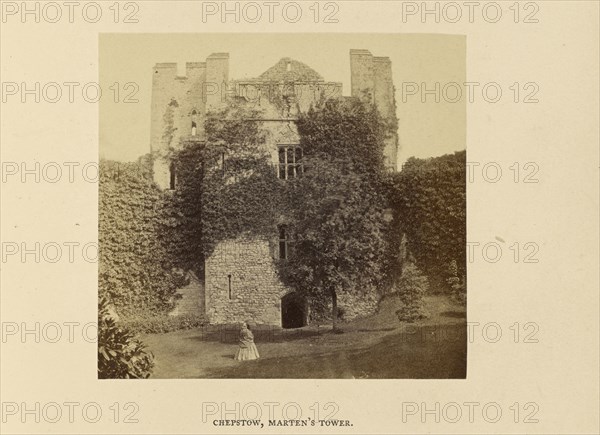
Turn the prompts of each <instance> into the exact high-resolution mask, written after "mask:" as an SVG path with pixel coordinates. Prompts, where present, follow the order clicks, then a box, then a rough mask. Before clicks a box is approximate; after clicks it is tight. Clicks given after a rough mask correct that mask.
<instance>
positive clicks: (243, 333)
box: [235, 322, 260, 361]
mask: <svg viewBox="0 0 600 435" xmlns="http://www.w3.org/2000/svg"><path fill="white" fill-rule="evenodd" d="M239 345H240V348H239V349H238V351H237V353H236V354H235V360H236V361H247V360H253V359H258V358H260V355H259V354H258V349H256V345H255V344H254V334H252V331H251V330H250V326H249V325H248V323H247V322H244V323H242V329H241V330H240V342H239Z"/></svg>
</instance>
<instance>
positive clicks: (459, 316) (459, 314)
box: [440, 311, 467, 319]
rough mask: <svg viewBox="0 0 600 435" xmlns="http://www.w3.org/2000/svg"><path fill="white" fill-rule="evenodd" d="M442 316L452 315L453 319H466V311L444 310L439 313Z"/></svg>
mask: <svg viewBox="0 0 600 435" xmlns="http://www.w3.org/2000/svg"><path fill="white" fill-rule="evenodd" d="M440 316H442V317H452V318H453V319H466V318H467V312H466V311H444V312H443V313H440Z"/></svg>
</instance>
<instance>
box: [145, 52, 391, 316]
mask: <svg viewBox="0 0 600 435" xmlns="http://www.w3.org/2000/svg"><path fill="white" fill-rule="evenodd" d="M350 68H351V79H352V80H351V97H358V98H361V99H365V100H366V101H368V102H369V103H372V104H376V105H377V107H378V110H379V112H380V113H381V115H382V116H383V118H384V120H386V122H388V123H389V124H390V125H391V126H395V125H396V122H397V121H396V113H395V103H394V87H393V82H392V66H391V61H390V59H389V58H387V57H374V56H373V55H372V54H371V53H370V52H369V51H368V50H350ZM342 91H343V90H342V83H341V82H333V81H326V80H325V79H324V78H323V77H322V76H321V75H320V74H319V73H318V72H317V71H315V70H313V69H312V68H310V67H309V66H308V65H306V64H304V63H302V62H299V61H296V60H294V59H290V58H286V57H284V58H282V59H280V60H279V61H278V62H277V63H276V64H275V65H273V66H271V67H270V68H268V69H267V70H265V72H264V73H263V74H261V75H260V76H258V77H255V78H251V79H244V80H230V77H229V55H228V54H227V53H213V54H211V55H210V56H208V58H206V60H205V61H204V62H188V63H187V64H186V69H185V75H181V73H179V74H178V70H177V64H175V63H159V64H156V65H155V66H154V68H153V86H152V114H151V116H152V119H151V124H152V125H151V149H152V154H153V161H154V180H155V182H156V183H157V184H158V185H159V186H160V187H161V188H163V189H175V188H176V185H177V180H176V178H177V177H176V173H175V172H176V171H175V169H176V168H174V166H173V165H171V162H170V150H172V149H177V147H179V146H180V143H181V141H182V140H184V141H185V142H190V141H198V142H204V141H205V132H204V121H205V119H206V116H207V113H208V112H210V111H211V110H217V109H220V108H222V107H224V106H226V105H227V104H228V101H229V99H230V98H231V97H235V98H236V99H240V98H241V99H243V100H244V101H245V102H246V103H247V104H249V105H253V106H254V108H256V109H257V110H258V111H259V112H260V113H261V115H260V120H261V121H262V124H263V127H264V129H265V130H266V131H267V133H268V134H267V138H266V140H265V147H266V148H267V151H268V152H269V154H270V155H271V159H272V164H273V167H274V170H275V171H276V173H277V176H278V177H279V178H280V179H282V180H288V179H290V178H295V177H297V176H300V175H299V174H302V172H303V167H302V165H303V164H302V149H301V147H300V136H299V134H298V131H297V127H296V121H297V119H298V115H299V114H300V113H303V112H305V111H307V110H308V109H309V108H310V107H311V106H314V105H315V104H316V103H317V102H319V101H321V99H322V98H332V99H334V98H343V92H342ZM397 146H398V136H397V133H396V131H395V129H391V130H390V131H389V133H388V135H387V137H386V139H385V159H386V165H387V166H388V168H390V169H391V170H395V169H396V156H397ZM288 243H289V234H288V232H287V231H286V229H285V225H279V226H278V227H277V228H273V237H272V240H270V239H268V238H264V237H258V236H257V235H254V234H248V235H244V236H243V237H238V238H237V239H235V240H233V239H227V240H223V241H220V242H219V243H218V244H217V246H215V248H214V250H213V251H212V253H211V255H210V256H208V257H207V258H206V259H205V262H204V277H203V278H204V279H203V280H202V282H200V281H199V282H197V283H196V287H195V288H198V289H199V290H198V292H197V293H198V294H197V296H194V295H192V296H191V297H192V298H195V299H196V300H195V301H194V304H189V306H194V307H195V306H198V307H200V308H199V309H201V310H202V311H203V314H205V315H206V317H207V319H208V321H209V322H211V323H232V322H237V321H240V320H248V319H249V320H252V321H254V322H256V323H262V324H269V325H278V326H286V325H296V326H303V325H304V324H306V322H307V321H308V317H309V316H308V312H309V311H308V310H309V308H308V306H307V303H306V301H305V300H304V301H303V300H302V299H301V298H299V297H298V296H297V295H295V294H294V292H293V291H292V290H291V289H289V288H286V287H285V286H284V285H283V283H282V282H281V281H280V279H279V277H278V275H277V271H276V266H275V264H276V261H278V260H282V259H283V260H285V259H286V258H287V250H288V248H287V246H288ZM192 290H193V289H192ZM192 290H190V289H187V290H186V291H187V293H188V294H191V293H193V291H192ZM198 300H199V302H198ZM338 302H339V304H340V306H341V307H344V311H345V313H346V314H345V315H347V316H348V318H352V317H354V316H357V315H365V314H368V313H369V312H370V311H371V310H372V309H374V307H375V305H376V299H375V297H373V296H369V297H365V298H360V297H358V296H356V297H355V296H351V295H342V296H340V299H339V301H338ZM184 308H185V307H183V308H182V309H184ZM293 313H295V314H293ZM290 327H291V326H290Z"/></svg>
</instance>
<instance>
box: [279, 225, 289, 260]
mask: <svg viewBox="0 0 600 435" xmlns="http://www.w3.org/2000/svg"><path fill="white" fill-rule="evenodd" d="M278 230H279V259H280V260H287V259H289V258H290V256H291V255H292V252H293V250H292V249H293V243H292V239H291V238H290V232H289V231H288V229H287V227H286V226H285V225H280V226H279V227H278Z"/></svg>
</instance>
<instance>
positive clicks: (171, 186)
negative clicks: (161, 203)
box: [169, 162, 177, 190]
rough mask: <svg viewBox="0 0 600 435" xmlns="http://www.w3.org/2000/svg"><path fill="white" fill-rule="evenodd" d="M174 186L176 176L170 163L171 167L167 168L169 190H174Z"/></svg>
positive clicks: (173, 166) (173, 165)
mask: <svg viewBox="0 0 600 435" xmlns="http://www.w3.org/2000/svg"><path fill="white" fill-rule="evenodd" d="M176 184H177V174H176V172H175V163H173V162H171V166H169V189H171V190H175V185H176Z"/></svg>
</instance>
